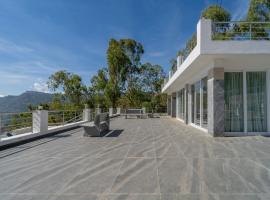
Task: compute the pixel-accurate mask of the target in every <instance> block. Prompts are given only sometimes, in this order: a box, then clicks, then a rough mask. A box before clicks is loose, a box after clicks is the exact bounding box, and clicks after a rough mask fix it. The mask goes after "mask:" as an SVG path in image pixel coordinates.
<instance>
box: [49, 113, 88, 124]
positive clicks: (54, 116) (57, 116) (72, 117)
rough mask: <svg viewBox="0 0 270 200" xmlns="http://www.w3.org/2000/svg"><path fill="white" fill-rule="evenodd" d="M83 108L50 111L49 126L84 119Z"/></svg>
mask: <svg viewBox="0 0 270 200" xmlns="http://www.w3.org/2000/svg"><path fill="white" fill-rule="evenodd" d="M82 114H83V111H82V110H61V111H49V112H48V126H49V127H51V126H60V125H62V126H64V125H66V124H69V123H75V122H79V121H82V118H83V117H82Z"/></svg>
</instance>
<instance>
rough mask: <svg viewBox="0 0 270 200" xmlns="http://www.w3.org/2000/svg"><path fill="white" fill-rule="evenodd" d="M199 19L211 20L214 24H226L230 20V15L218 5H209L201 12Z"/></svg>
mask: <svg viewBox="0 0 270 200" xmlns="http://www.w3.org/2000/svg"><path fill="white" fill-rule="evenodd" d="M201 18H205V19H211V20H213V21H215V22H227V21H230V20H231V14H230V13H229V12H228V11H227V10H225V8H223V7H221V6H219V5H210V6H209V7H207V8H206V9H205V10H203V12H202V14H201Z"/></svg>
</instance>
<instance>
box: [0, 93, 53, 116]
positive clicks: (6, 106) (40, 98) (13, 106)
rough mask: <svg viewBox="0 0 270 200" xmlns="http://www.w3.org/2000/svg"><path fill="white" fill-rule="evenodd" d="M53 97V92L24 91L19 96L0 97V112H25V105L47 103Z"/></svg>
mask: <svg viewBox="0 0 270 200" xmlns="http://www.w3.org/2000/svg"><path fill="white" fill-rule="evenodd" d="M52 99H53V94H48V93H43V92H35V91H26V92H24V93H22V94H21V95H19V96H13V95H9V96H5V97H0V113H1V112H25V111H27V106H28V105H29V104H31V105H38V104H40V103H49V102H51V101H52Z"/></svg>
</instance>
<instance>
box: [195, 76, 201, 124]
mask: <svg viewBox="0 0 270 200" xmlns="http://www.w3.org/2000/svg"><path fill="white" fill-rule="evenodd" d="M195 124H196V125H199V126H200V124H201V81H198V82H197V83H195Z"/></svg>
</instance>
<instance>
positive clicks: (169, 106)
mask: <svg viewBox="0 0 270 200" xmlns="http://www.w3.org/2000/svg"><path fill="white" fill-rule="evenodd" d="M171 108H172V105H171V96H170V95H168V96H167V114H168V115H169V116H171Z"/></svg>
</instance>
